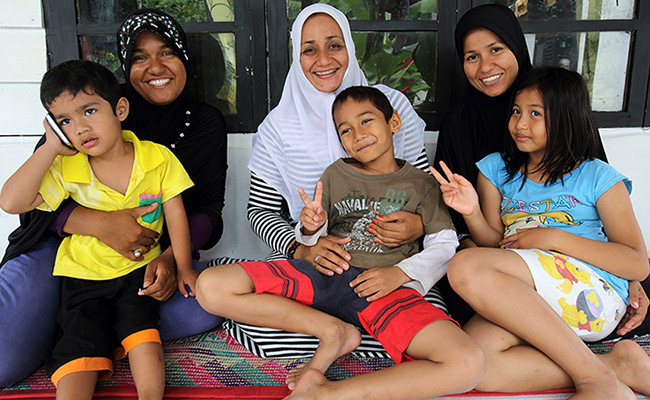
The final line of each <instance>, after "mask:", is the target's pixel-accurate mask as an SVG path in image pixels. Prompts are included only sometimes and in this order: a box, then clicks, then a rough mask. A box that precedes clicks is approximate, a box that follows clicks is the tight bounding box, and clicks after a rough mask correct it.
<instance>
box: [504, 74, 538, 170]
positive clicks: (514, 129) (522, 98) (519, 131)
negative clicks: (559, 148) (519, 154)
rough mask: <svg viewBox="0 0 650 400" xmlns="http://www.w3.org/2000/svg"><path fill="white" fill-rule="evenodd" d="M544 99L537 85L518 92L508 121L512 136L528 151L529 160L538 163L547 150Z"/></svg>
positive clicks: (519, 147) (518, 146) (522, 149)
mask: <svg viewBox="0 0 650 400" xmlns="http://www.w3.org/2000/svg"><path fill="white" fill-rule="evenodd" d="M545 116H546V110H545V108H544V99H543V98H542V94H541V93H540V92H539V90H538V89H537V88H536V87H529V88H526V89H524V90H522V91H521V92H519V93H517V95H516V97H515V102H514V105H513V106H512V114H511V115H510V121H509V122H508V130H509V131H510V137H512V139H513V140H514V141H515V144H516V145H517V148H518V149H519V150H520V151H523V152H525V153H528V155H529V162H531V163H532V164H533V165H536V164H538V163H539V161H541V159H542V157H544V153H545V152H546V141H547V130H546V119H545V118H546V117H545Z"/></svg>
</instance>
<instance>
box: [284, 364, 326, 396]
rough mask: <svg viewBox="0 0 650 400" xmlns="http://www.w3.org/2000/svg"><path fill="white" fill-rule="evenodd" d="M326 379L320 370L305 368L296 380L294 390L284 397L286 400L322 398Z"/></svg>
mask: <svg viewBox="0 0 650 400" xmlns="http://www.w3.org/2000/svg"><path fill="white" fill-rule="evenodd" d="M326 383H327V379H325V375H323V373H322V372H320V371H317V370H315V369H310V370H305V372H304V374H303V375H302V376H301V378H300V379H299V380H298V381H297V382H296V385H295V390H294V391H293V393H291V395H289V396H288V397H285V399H287V400H299V399H316V400H322V399H323V397H322V391H323V390H324V388H325V384H326Z"/></svg>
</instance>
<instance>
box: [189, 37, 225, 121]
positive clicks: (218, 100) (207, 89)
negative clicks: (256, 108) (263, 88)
mask: <svg viewBox="0 0 650 400" xmlns="http://www.w3.org/2000/svg"><path fill="white" fill-rule="evenodd" d="M188 40H189V45H188V46H189V49H190V53H191V55H190V60H192V61H193V63H192V68H193V69H194V75H195V82H196V84H195V88H194V89H195V90H197V91H198V96H199V99H201V100H203V101H205V102H206V103H208V104H212V105H214V106H215V107H217V108H218V109H219V110H221V112H222V113H224V114H231V115H233V114H236V113H237V77H236V61H235V35H234V34H233V33H218V34H217V33H211V34H196V35H189V37H188Z"/></svg>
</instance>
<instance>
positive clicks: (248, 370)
mask: <svg viewBox="0 0 650 400" xmlns="http://www.w3.org/2000/svg"><path fill="white" fill-rule="evenodd" d="M636 341H637V342H638V343H639V344H640V345H641V346H642V347H643V348H644V350H645V351H646V353H648V355H649V356H650V336H644V337H641V338H637V339H636ZM613 344H614V343H611V342H610V343H605V344H593V345H590V347H591V348H592V350H593V351H594V352H595V353H605V352H607V351H608V349H609V347H611V346H612V345H613ZM164 350H165V362H166V386H167V387H168V388H171V389H174V388H197V389H198V388H213V389H218V388H237V387H244V386H266V387H269V386H280V387H281V386H283V385H284V380H285V377H286V375H287V371H288V370H290V369H291V368H293V367H294V366H295V365H297V364H300V363H302V362H304V361H305V360H304V359H263V358H259V357H257V356H255V355H253V354H252V353H250V352H249V351H248V350H246V348H244V347H243V346H242V345H240V344H239V343H238V342H236V341H235V340H234V339H232V338H231V337H230V336H228V334H227V333H226V332H225V331H224V330H223V329H221V328H219V329H215V330H213V331H210V332H207V333H203V334H200V335H195V336H191V337H187V338H181V339H176V340H171V341H167V342H165V343H164ZM391 365H393V362H392V361H390V360H386V359H377V358H362V357H358V356H355V355H347V356H344V357H342V358H340V359H339V360H337V361H336V362H335V363H334V364H333V365H332V366H331V367H330V369H329V370H328V371H327V374H326V376H327V378H328V379H331V380H340V379H345V378H349V377H351V376H354V375H359V374H364V373H368V372H371V371H376V370H379V369H382V368H386V367H389V366H391ZM99 387H102V388H106V389H109V388H110V387H133V379H132V377H131V374H130V372H129V368H128V363H127V362H126V361H125V360H122V361H118V362H117V363H116V364H115V373H114V374H113V377H112V379H111V380H109V381H106V382H100V383H99ZM44 389H45V391H46V392H49V391H50V390H52V389H54V386H53V385H52V383H51V382H50V380H49V379H48V378H47V376H46V375H45V372H44V370H43V369H42V368H41V369H39V370H37V371H36V372H35V373H34V374H32V375H31V376H30V377H28V378H27V379H25V380H24V381H22V382H19V383H18V384H16V385H14V386H13V387H11V388H7V389H4V390H3V391H0V399H2V398H12V397H8V396H9V394H10V393H11V394H12V395H13V394H15V393H21V392H22V393H24V394H25V395H27V393H28V392H30V391H33V392H32V393H36V392H40V391H42V390H44ZM23 391H24V392H23ZM3 392H4V394H5V396H3ZM553 396H555V397H553ZM568 396H569V395H568V394H567V392H566V391H559V392H558V391H555V392H544V393H543V394H542V393H538V394H536V395H535V394H532V393H529V394H527V395H523V394H520V395H519V396H517V395H513V394H510V395H506V394H488V393H480V392H473V393H471V394H467V395H464V396H462V397H454V398H455V399H459V398H469V397H471V398H472V399H477V398H486V399H498V398H509V399H512V398H514V397H520V398H526V399H534V398H539V399H563V398H567V397H568ZM23 398H28V397H23ZM639 398H646V397H639Z"/></svg>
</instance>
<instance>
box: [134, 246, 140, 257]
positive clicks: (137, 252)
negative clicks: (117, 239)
mask: <svg viewBox="0 0 650 400" xmlns="http://www.w3.org/2000/svg"><path fill="white" fill-rule="evenodd" d="M133 255H134V256H136V257H140V256H141V255H142V247H138V248H137V249H135V250H133Z"/></svg>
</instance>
